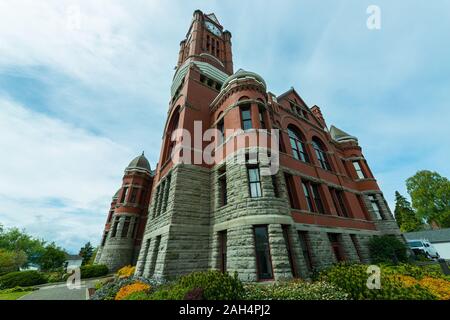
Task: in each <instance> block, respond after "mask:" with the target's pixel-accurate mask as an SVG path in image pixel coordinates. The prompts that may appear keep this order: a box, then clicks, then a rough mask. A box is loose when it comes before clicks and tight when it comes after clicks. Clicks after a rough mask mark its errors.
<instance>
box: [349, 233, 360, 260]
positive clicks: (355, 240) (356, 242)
mask: <svg viewBox="0 0 450 320" xmlns="http://www.w3.org/2000/svg"><path fill="white" fill-rule="evenodd" d="M350 238H351V239H352V242H353V246H354V247H355V250H356V254H357V255H358V258H359V262H362V256H361V250H360V248H359V242H358V239H357V238H356V235H355V234H351V235H350Z"/></svg>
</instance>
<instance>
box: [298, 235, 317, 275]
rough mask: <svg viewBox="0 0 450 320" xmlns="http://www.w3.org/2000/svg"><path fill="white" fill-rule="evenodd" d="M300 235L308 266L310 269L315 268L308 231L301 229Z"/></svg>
mask: <svg viewBox="0 0 450 320" xmlns="http://www.w3.org/2000/svg"><path fill="white" fill-rule="evenodd" d="M298 237H299V239H300V247H301V248H302V253H303V258H304V259H305V263H306V267H307V268H308V271H309V272H311V271H312V270H313V264H312V259H311V249H310V247H309V241H308V233H307V232H306V231H299V232H298Z"/></svg>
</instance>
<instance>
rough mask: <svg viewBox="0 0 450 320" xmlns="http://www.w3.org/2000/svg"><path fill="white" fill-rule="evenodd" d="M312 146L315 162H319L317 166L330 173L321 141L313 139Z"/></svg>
mask: <svg viewBox="0 0 450 320" xmlns="http://www.w3.org/2000/svg"><path fill="white" fill-rule="evenodd" d="M312 144H313V147H314V150H315V151H316V155H317V160H319V164H320V166H321V167H322V169H325V170H328V171H331V166H330V163H329V162H328V157H327V154H326V152H325V148H324V146H323V143H322V141H320V140H319V139H317V138H316V137H314V138H313V140H312Z"/></svg>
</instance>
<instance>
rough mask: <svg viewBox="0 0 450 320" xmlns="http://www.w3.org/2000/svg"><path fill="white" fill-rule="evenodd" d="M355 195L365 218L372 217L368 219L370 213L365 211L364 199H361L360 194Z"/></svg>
mask: <svg viewBox="0 0 450 320" xmlns="http://www.w3.org/2000/svg"><path fill="white" fill-rule="evenodd" d="M356 197H357V198H358V202H359V206H360V207H361V210H362V212H363V214H364V217H365V218H366V220H372V219H370V215H369V213H368V212H367V207H366V205H365V204H364V200H363V198H362V196H361V195H359V194H358V195H356Z"/></svg>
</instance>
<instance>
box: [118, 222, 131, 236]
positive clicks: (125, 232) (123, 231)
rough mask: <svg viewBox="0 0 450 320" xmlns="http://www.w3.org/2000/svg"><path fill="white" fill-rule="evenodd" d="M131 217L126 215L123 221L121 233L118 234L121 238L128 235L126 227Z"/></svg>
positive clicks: (128, 226) (127, 227)
mask: <svg viewBox="0 0 450 320" xmlns="http://www.w3.org/2000/svg"><path fill="white" fill-rule="evenodd" d="M130 221H131V217H126V218H125V222H124V223H123V228H122V234H121V235H120V236H121V237H122V238H126V237H127V235H128V229H129V228H130Z"/></svg>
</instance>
